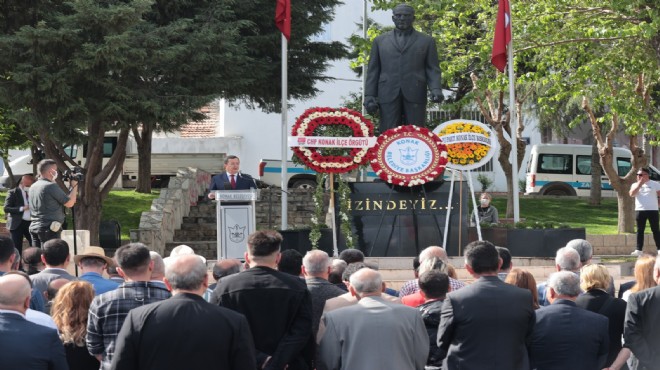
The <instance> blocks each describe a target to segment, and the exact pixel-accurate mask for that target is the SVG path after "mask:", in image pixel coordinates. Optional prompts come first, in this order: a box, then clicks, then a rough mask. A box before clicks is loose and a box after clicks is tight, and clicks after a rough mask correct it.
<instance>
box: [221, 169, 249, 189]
mask: <svg viewBox="0 0 660 370" xmlns="http://www.w3.org/2000/svg"><path fill="white" fill-rule="evenodd" d="M225 184H227V185H226V186H227V187H228V188H229V189H231V185H230V184H231V182H230V181H229V176H228V175H227V172H223V173H221V174H218V175H215V176H213V178H211V187H210V189H209V190H225ZM256 187H257V186H256V185H255V183H254V180H253V179H249V178H247V177H246V176H245V175H241V174H237V175H236V189H231V190H248V189H256Z"/></svg>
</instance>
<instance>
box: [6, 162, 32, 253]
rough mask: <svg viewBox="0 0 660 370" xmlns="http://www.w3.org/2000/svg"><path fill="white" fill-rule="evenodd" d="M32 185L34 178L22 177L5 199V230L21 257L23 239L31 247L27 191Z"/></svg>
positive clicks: (30, 176) (29, 176) (29, 175)
mask: <svg viewBox="0 0 660 370" xmlns="http://www.w3.org/2000/svg"><path fill="white" fill-rule="evenodd" d="M32 183H34V176H32V175H31V174H28V175H23V177H21V180H20V181H19V183H18V186H16V187H15V188H13V189H11V190H9V191H8V192H7V198H6V199H5V207H4V210H5V214H6V215H7V228H8V229H9V233H10V234H11V240H12V241H13V242H14V247H16V248H17V249H18V252H19V253H20V254H21V255H23V237H25V239H27V241H28V244H30V245H32V237H31V236H30V230H29V229H30V217H31V216H30V206H29V205H28V190H29V189H30V185H32Z"/></svg>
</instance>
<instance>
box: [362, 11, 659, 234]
mask: <svg viewBox="0 0 660 370" xmlns="http://www.w3.org/2000/svg"><path fill="white" fill-rule="evenodd" d="M396 3H397V2H395V1H389V0H376V1H375V7H377V8H379V9H389V8H392V7H393V6H395V5H396ZM409 4H410V5H412V6H413V7H414V8H415V10H416V17H417V21H416V24H417V27H418V28H419V29H420V30H422V31H424V32H427V33H430V34H432V35H433V36H434V37H435V38H436V40H437V42H438V45H439V54H440V57H441V61H440V67H441V69H442V72H443V78H444V80H445V81H446V83H447V87H449V88H450V89H451V90H452V91H455V93H456V95H455V102H454V104H472V103H473V102H474V98H475V96H474V95H471V94H470V93H465V94H461V92H465V91H466V89H467V86H468V84H467V83H466V79H467V78H468V76H469V75H470V74H471V73H474V74H475V75H477V76H478V81H479V84H478V86H477V87H478V88H477V89H474V93H479V94H484V93H486V94H487V93H488V92H489V91H491V92H493V93H496V92H498V91H506V89H505V86H506V83H507V82H508V81H507V76H506V75H504V74H501V75H498V74H496V73H495V69H494V68H493V67H491V66H490V64H489V63H490V51H491V45H492V36H493V29H494V24H495V15H496V12H497V2H495V1H490V0H488V1H486V0H474V1H470V2H455V1H445V0H442V1H437V2H436V1H429V0H411V1H409ZM511 9H512V17H511V18H512V25H513V40H514V43H513V45H514V46H513V48H514V52H515V57H514V67H515V71H516V80H517V81H516V88H517V90H518V91H519V94H520V91H530V90H531V91H533V92H532V94H531V95H530V99H533V104H531V105H530V106H531V107H533V108H534V109H535V111H536V112H535V113H537V114H538V115H539V117H544V118H546V117H547V118H548V119H551V118H552V117H563V118H562V120H563V121H567V122H568V124H569V125H576V124H578V123H579V122H585V121H586V122H589V123H590V124H591V125H592V128H593V132H594V140H595V141H596V142H597V143H598V148H599V153H600V156H601V164H602V165H603V167H604V169H605V172H606V174H607V175H608V176H611V177H610V181H611V182H612V183H613V186H615V185H614V184H615V183H617V184H618V183H620V186H619V188H620V189H617V192H618V194H619V202H620V207H619V229H620V231H632V221H631V220H632V211H631V208H630V206H629V202H630V197H628V196H627V190H626V187H627V186H629V182H630V181H631V176H632V171H631V173H630V174H628V175H626V176H625V177H624V178H622V179H619V177H618V175H617V174H616V171H615V169H614V168H613V167H612V161H611V156H612V144H613V143H612V141H613V139H612V138H613V135H612V134H610V133H611V130H612V127H616V128H617V129H621V130H623V131H624V132H625V133H627V134H628V135H629V136H630V140H629V143H627V144H628V145H629V147H630V149H631V150H632V151H633V154H634V158H635V160H634V161H633V165H634V166H633V171H634V170H635V169H636V168H637V167H639V166H640V165H643V164H644V155H643V153H642V152H640V148H639V145H640V141H641V137H642V136H645V137H646V139H647V142H649V143H651V144H655V145H657V141H656V138H657V137H659V135H658V131H660V125H658V124H657V122H658V119H659V118H660V117H658V114H660V113H659V110H658V101H657V94H655V93H654V92H655V91H657V82H658V77H660V76H659V75H658V74H659V71H660V68H658V66H659V64H660V4H658V3H657V1H654V0H605V1H600V0H599V1H596V0H535V1H528V0H523V1H520V2H512V3H511ZM504 94H505V95H506V92H505V93H504ZM583 101H584V102H585V104H584V105H582V104H581V103H582V102H583ZM459 102H463V103H459ZM568 102H572V103H571V106H572V107H573V108H572V109H567V103H568ZM581 106H584V107H585V109H586V110H583V111H576V109H575V107H581ZM505 109H508V108H505ZM589 110H590V111H591V113H588V112H589ZM594 112H595V113H594ZM525 113H527V112H525ZM603 126H605V127H604V128H603ZM555 127H559V128H560V127H561V126H560V125H556V126H555ZM601 131H605V132H607V133H608V134H606V135H598V133H600V132H601ZM614 177H616V178H614ZM619 180H621V181H619ZM615 189H616V186H615ZM626 202H628V203H626Z"/></svg>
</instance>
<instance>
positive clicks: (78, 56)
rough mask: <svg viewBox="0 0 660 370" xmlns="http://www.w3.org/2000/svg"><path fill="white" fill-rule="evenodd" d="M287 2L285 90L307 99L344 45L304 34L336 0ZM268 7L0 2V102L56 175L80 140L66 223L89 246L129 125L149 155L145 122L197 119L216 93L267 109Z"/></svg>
mask: <svg viewBox="0 0 660 370" xmlns="http://www.w3.org/2000/svg"><path fill="white" fill-rule="evenodd" d="M296 4H297V5H295V6H294V9H293V14H294V17H297V18H298V19H301V20H302V19H305V21H304V22H302V21H300V22H294V27H293V32H292V42H291V50H292V54H291V56H290V59H291V64H290V66H291V67H290V68H291V71H290V73H291V75H292V76H296V78H295V79H293V78H292V79H291V80H292V81H294V83H293V84H292V85H290V92H291V95H290V96H291V97H294V98H305V97H310V96H313V94H314V93H316V90H315V89H314V82H315V81H318V80H322V79H325V78H326V77H325V76H323V75H322V72H323V70H324V69H325V68H326V65H327V62H328V61H329V60H332V59H333V58H338V57H341V56H342V55H343V53H344V49H343V47H342V46H341V45H340V44H337V43H333V44H325V43H321V42H313V41H310V40H311V36H312V35H315V34H317V33H318V32H319V30H320V29H321V27H322V23H323V22H325V21H327V20H329V19H330V17H331V16H332V9H333V7H334V6H335V5H336V4H337V1H335V0H323V1H316V2H312V1H306V2H304V3H303V2H298V3H296ZM274 9H275V3H274V2H264V1H241V2H238V1H236V2H234V1H220V2H219V1H206V0H192V1H190V0H185V1H184V0H136V1H125V0H111V1H104V2H97V1H94V0H77V1H73V0H65V1H40V2H38V3H35V2H28V3H25V2H22V1H16V0H14V1H6V2H5V3H4V4H3V7H1V8H0V29H2V34H0V50H3V51H6V52H5V53H4V54H3V58H2V59H1V60H0V75H1V76H3V80H4V81H3V84H2V85H0V104H2V105H4V106H7V107H8V109H9V111H10V112H12V116H11V119H12V120H13V121H14V122H18V123H19V125H20V127H21V129H23V130H28V131H33V132H36V135H37V137H38V139H37V141H38V142H39V144H40V145H41V147H42V149H43V150H44V152H45V153H46V155H47V156H48V157H50V158H53V159H55V160H56V161H57V163H58V167H59V168H60V170H64V169H65V168H66V163H67V162H70V158H67V157H66V154H65V153H64V151H63V150H62V149H63V146H64V145H65V144H68V143H72V142H85V143H86V146H87V160H86V162H85V168H84V169H85V181H84V182H83V183H82V184H80V185H79V186H80V187H81V189H80V200H79V202H78V203H77V205H76V211H77V216H78V217H76V218H77V225H76V226H77V228H78V229H87V230H90V233H91V235H92V243H96V242H97V236H98V226H99V220H100V216H101V210H102V202H103V199H104V198H105V197H106V195H107V193H108V192H109V190H110V188H111V187H112V185H113V184H114V183H115V182H116V181H117V179H118V178H119V176H120V175H121V168H122V164H123V160H124V157H125V147H126V142H127V139H128V135H129V132H130V131H131V130H134V129H136V128H137V127H139V125H142V127H141V130H134V134H136V137H137V140H138V141H139V144H140V145H141V150H143V151H145V152H148V151H149V147H148V145H149V144H148V143H150V132H152V130H153V129H160V130H171V129H174V128H176V127H178V126H180V125H181V124H183V123H185V122H188V121H190V120H191V119H195V118H199V114H198V110H199V108H200V107H202V106H203V105H204V104H206V103H208V102H209V101H211V100H212V99H214V98H216V97H226V98H228V99H231V100H242V101H246V102H248V103H252V104H254V105H256V106H260V107H262V108H263V107H265V108H269V107H270V108H272V109H276V106H275V103H274V102H275V101H278V100H279V87H277V86H276V85H277V84H278V82H275V81H279V79H274V78H273V76H275V75H276V74H277V76H279V59H280V58H279V47H277V45H279V32H278V31H277V30H276V28H275V26H274V24H273V14H274ZM266 14H268V16H267V18H266ZM266 19H267V21H266ZM303 36H305V37H306V38H303ZM296 38H298V39H297V41H296ZM296 45H298V46H296ZM275 71H277V72H275ZM264 81H273V82H274V83H264ZM276 97H277V98H276ZM108 131H115V132H117V133H118V140H117V146H116V149H115V151H114V154H113V155H112V156H111V157H110V158H108V159H107V164H105V165H104V164H103V158H102V157H103V155H102V148H103V137H104V136H105V133H106V132H108Z"/></svg>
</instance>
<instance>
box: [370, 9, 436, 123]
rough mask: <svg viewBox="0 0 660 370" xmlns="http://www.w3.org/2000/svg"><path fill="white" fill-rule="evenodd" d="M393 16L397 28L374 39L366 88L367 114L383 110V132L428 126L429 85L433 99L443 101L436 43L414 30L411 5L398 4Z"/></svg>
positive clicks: (381, 120)
mask: <svg viewBox="0 0 660 370" xmlns="http://www.w3.org/2000/svg"><path fill="white" fill-rule="evenodd" d="M392 13H393V15H392V20H393V21H394V25H395V26H396V28H395V29H394V30H392V31H390V32H386V33H385V34H382V35H380V36H378V37H376V39H375V40H374V42H373V45H372V46H371V55H370V56H369V65H368V68H367V81H366V88H365V100H364V106H365V108H366V109H367V112H369V114H374V113H376V111H378V109H380V131H381V133H382V132H384V131H385V130H388V129H391V128H394V127H397V126H401V125H412V124H414V125H418V126H423V125H424V122H425V121H426V99H427V95H426V89H427V86H428V88H429V89H430V90H431V100H433V101H434V102H441V101H442V99H443V95H442V88H441V86H440V79H441V76H440V67H439V62H438V51H437V50H436V46H435V40H433V38H432V37H431V36H429V35H425V34H423V33H421V32H417V31H415V30H414V29H413V28H412V25H413V21H414V20H415V11H414V10H413V8H412V7H411V6H409V5H404V4H401V5H397V6H396V7H395V8H394V10H393V11H392Z"/></svg>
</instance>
